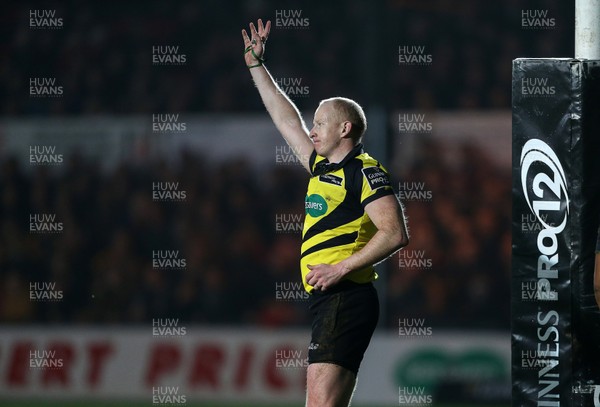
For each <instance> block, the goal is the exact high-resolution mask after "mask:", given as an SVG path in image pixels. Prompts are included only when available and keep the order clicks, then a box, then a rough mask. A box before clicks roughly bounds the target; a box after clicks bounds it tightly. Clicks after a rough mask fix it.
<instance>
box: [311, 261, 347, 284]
mask: <svg viewBox="0 0 600 407" xmlns="http://www.w3.org/2000/svg"><path fill="white" fill-rule="evenodd" d="M307 267H308V268H309V270H310V273H308V274H307V275H306V282H307V283H308V284H309V285H311V286H313V287H314V288H315V290H320V291H325V290H327V289H328V288H330V287H332V286H334V285H336V284H337V283H339V282H340V280H341V279H342V278H343V277H344V275H345V274H346V273H345V271H344V268H343V267H341V266H340V265H339V263H338V264H317V265H315V266H312V265H310V264H308V265H307Z"/></svg>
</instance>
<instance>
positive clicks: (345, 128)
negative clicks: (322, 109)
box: [341, 120, 353, 138]
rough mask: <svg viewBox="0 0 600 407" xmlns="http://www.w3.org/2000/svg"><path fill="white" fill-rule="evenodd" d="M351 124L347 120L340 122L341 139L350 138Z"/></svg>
mask: <svg viewBox="0 0 600 407" xmlns="http://www.w3.org/2000/svg"><path fill="white" fill-rule="evenodd" d="M352 127H353V126H352V122H349V121H348V120H346V121H343V122H342V133H341V136H342V138H352Z"/></svg>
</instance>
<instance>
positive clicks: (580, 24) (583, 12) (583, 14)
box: [575, 0, 600, 59]
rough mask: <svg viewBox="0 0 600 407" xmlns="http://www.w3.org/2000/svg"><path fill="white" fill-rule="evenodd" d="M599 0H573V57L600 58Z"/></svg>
mask: <svg viewBox="0 0 600 407" xmlns="http://www.w3.org/2000/svg"><path fill="white" fill-rule="evenodd" d="M599 35H600V0H575V58H581V59H600V38H598V36H599Z"/></svg>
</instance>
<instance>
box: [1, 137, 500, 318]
mask: <svg viewBox="0 0 600 407" xmlns="http://www.w3.org/2000/svg"><path fill="white" fill-rule="evenodd" d="M422 148H423V152H422V154H420V155H419V156H420V157H421V159H420V160H418V161H416V162H415V163H414V165H412V167H411V168H407V169H406V175H402V177H404V178H403V180H402V181H403V182H412V181H415V182H424V184H425V188H426V189H427V190H430V191H431V195H430V198H431V199H429V200H425V201H423V200H407V201H406V202H405V204H406V210H407V214H408V218H409V219H408V221H409V226H410V234H411V243H410V246H409V247H407V248H406V249H404V250H410V251H411V253H416V252H423V253H424V258H425V259H430V263H429V264H428V265H427V267H425V268H424V267H422V266H423V264H420V265H419V264H416V265H415V264H413V267H410V266H406V263H404V264H401V263H400V262H399V255H398V254H397V255H395V256H394V257H393V258H391V259H389V260H388V261H387V265H388V270H389V271H388V274H387V276H382V279H383V281H382V284H383V286H384V287H385V291H386V294H383V295H384V297H385V300H384V303H385V305H386V311H385V315H386V320H385V321H384V324H385V326H387V327H389V328H396V327H397V324H398V319H400V318H411V317H412V318H424V319H425V321H427V323H428V324H431V325H432V326H434V327H455V328H459V327H465V328H492V329H508V327H509V319H508V309H509V301H508V298H509V259H510V233H509V226H510V220H509V219H510V209H509V208H510V202H509V200H510V174H509V169H503V170H499V169H496V168H494V167H492V166H490V165H489V160H487V159H486V157H485V154H484V153H483V152H482V151H479V150H477V149H474V148H473V147H469V146H465V147H464V149H463V150H462V154H463V155H464V157H462V158H463V159H462V160H461V162H462V163H463V164H462V165H460V166H459V167H452V166H450V164H448V163H447V162H446V161H445V159H444V156H443V154H442V152H443V150H444V148H443V145H439V144H435V143H425V144H424V145H423V146H422ZM0 163H1V167H0V185H2V189H1V190H0V192H1V195H0V225H1V228H2V229H1V230H0V320H2V321H4V322H24V321H27V322H44V323H46V322H62V323H151V322H152V320H153V319H157V318H179V319H180V321H187V322H190V323H208V324H251V325H258V326H296V325H303V324H307V323H308V313H307V310H306V307H307V303H306V297H305V296H304V295H303V294H302V292H301V289H300V288H299V283H300V279H299V268H298V264H299V247H300V243H301V236H300V233H299V230H298V229H297V228H294V226H293V225H292V226H291V228H286V227H283V228H282V227H281V223H282V222H288V223H293V222H294V221H295V220H296V219H297V216H302V214H303V200H304V193H305V189H304V187H303V185H305V184H306V182H307V178H306V175H305V174H304V172H303V171H301V170H300V169H299V167H298V166H293V165H291V166H290V165H285V166H284V165H282V166H273V167H272V168H271V169H269V170H268V171H263V172H261V173H260V176H259V174H258V173H257V171H256V170H255V169H253V168H252V167H251V166H250V165H249V164H248V163H247V162H245V161H244V160H243V159H237V160H233V161H228V162H222V163H212V162H210V159H209V158H207V157H204V156H199V155H193V154H191V153H182V156H181V160H180V164H179V165H178V166H177V167H175V168H172V167H170V166H168V165H166V164H165V163H164V162H154V163H148V164H145V165H142V166H133V165H127V164H122V165H121V166H119V167H118V168H115V169H114V170H113V171H110V172H108V173H103V172H100V171H99V170H98V168H96V167H95V166H94V165H91V164H90V163H87V162H85V161H83V160H82V159H80V158H78V157H77V156H72V157H70V158H69V159H68V160H67V163H66V164H64V167H65V168H64V169H63V170H62V171H53V170H50V169H49V167H43V166H40V167H35V168H34V169H33V170H32V171H23V170H22V169H21V168H20V167H19V164H18V163H17V161H16V160H15V159H14V158H10V157H6V158H4V159H3V160H1V161H0ZM397 175H399V174H394V177H396V176H397ZM207 180H213V181H212V182H207ZM217 181H218V182H217ZM157 182H161V183H164V182H178V183H179V184H178V186H177V190H178V191H180V192H181V191H185V194H184V195H185V196H184V199H181V200H166V201H163V200H157V199H156V197H155V196H153V192H152V191H153V185H155V183H157ZM472 191H478V193H477V194H472V193H471V192H472ZM32 214H54V215H56V218H55V219H54V221H55V222H61V224H62V228H61V230H60V231H59V232H58V233H32V232H31V231H30V227H29V224H30V222H31V219H30V216H31V215H32ZM278 223H279V226H278ZM157 251H160V252H162V253H166V252H167V251H171V253H174V252H173V251H177V254H176V255H171V256H170V257H169V259H170V260H174V261H175V263H163V264H162V266H161V265H160V264H159V265H158V266H157V265H156V262H154V261H153V259H155V258H156V254H155V253H156V252H157ZM410 256H412V255H410ZM182 259H184V264H183V265H182V264H181V263H177V261H176V260H182ZM165 264H166V265H165ZM41 282H51V283H55V284H56V286H55V287H53V289H54V290H56V291H60V292H61V293H62V298H61V299H60V300H58V301H48V300H42V301H36V300H32V299H31V291H32V288H31V286H30V284H31V283H41ZM37 287H39V285H38V286H37ZM34 290H35V289H34ZM382 293H383V291H382Z"/></svg>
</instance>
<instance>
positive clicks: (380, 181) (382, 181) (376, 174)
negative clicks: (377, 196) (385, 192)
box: [362, 167, 390, 190]
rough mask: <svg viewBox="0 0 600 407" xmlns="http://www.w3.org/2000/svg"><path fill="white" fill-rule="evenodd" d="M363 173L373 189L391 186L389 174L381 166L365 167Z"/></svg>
mask: <svg viewBox="0 0 600 407" xmlns="http://www.w3.org/2000/svg"><path fill="white" fill-rule="evenodd" d="M362 173H363V175H364V176H365V178H366V179H367V182H368V183H369V187H371V189H372V190H375V189H378V188H383V187H389V186H390V179H389V177H388V175H387V174H386V173H385V171H383V170H382V169H381V168H379V167H365V168H363V169H362Z"/></svg>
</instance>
